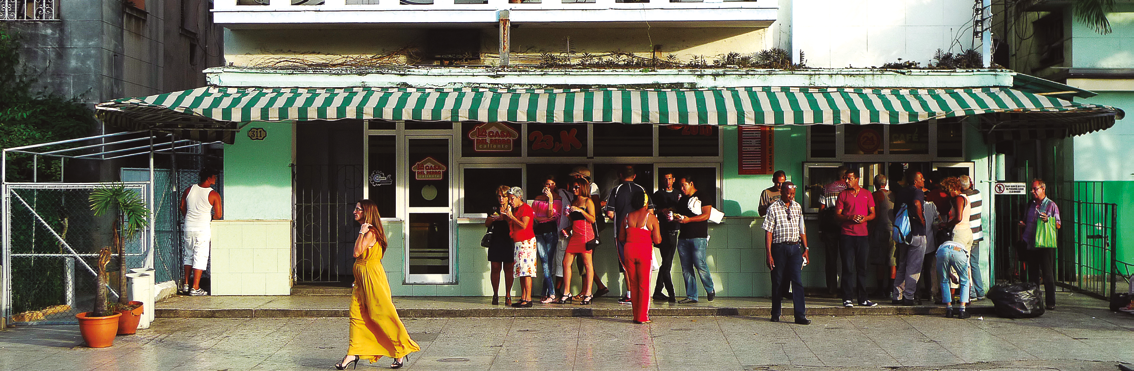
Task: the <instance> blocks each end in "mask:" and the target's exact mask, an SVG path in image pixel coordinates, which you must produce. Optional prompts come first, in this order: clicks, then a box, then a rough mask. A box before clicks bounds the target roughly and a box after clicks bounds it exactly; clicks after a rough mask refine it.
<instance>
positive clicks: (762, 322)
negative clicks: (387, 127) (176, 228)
mask: <svg viewBox="0 0 1134 371" xmlns="http://www.w3.org/2000/svg"><path fill="white" fill-rule="evenodd" d="M404 303H405V302H403V304H404ZM615 305H617V304H615ZM810 317H811V319H812V320H814V323H812V324H811V325H809V326H801V325H796V324H793V323H772V322H769V321H768V320H767V318H763V317H749V316H743V315H740V316H705V317H680V316H669V317H663V316H657V317H653V322H652V323H650V324H647V325H636V324H633V323H632V322H631V321H630V320H629V319H628V318H588V317H561V318H523V317H508V318H407V319H405V324H406V327H407V328H408V329H409V332H410V335H411V337H412V338H414V339H415V340H416V341H417V343H418V344H419V345H420V346H421V352H418V353H414V354H412V355H411V357H410V362H409V364H408V367H407V369H409V370H616V371H626V370H659V371H661V370H666V371H668V370H768V369H774V370H814V369H837V370H843V369H868V370H891V369H900V370H976V369H979V370H1053V369H1057V370H1117V369H1118V368H1117V365H1118V364H1119V363H1120V362H1131V361H1132V360H1134V316H1131V315H1129V314H1126V313H1112V312H1109V311H1106V310H1102V309H1097V308H1080V307H1073V308H1071V307H1068V309H1066V310H1063V309H1060V310H1056V311H1052V312H1049V313H1048V314H1046V315H1044V316H1043V317H1040V318H1033V319H1021V320H1009V319H1001V318H995V317H987V316H985V317H983V318H982V317H977V316H974V317H973V318H970V319H968V320H959V319H947V318H943V317H941V316H938V315H899V316H838V317H834V316H826V315H818V314H812V315H811V316H810ZM346 348H347V320H346V319H345V318H220V319H199V318H165V319H161V320H159V321H157V322H155V323H154V326H153V327H151V328H150V329H147V330H140V331H138V334H137V335H133V336H121V337H119V338H118V339H117V340H116V342H115V344H114V346H113V347H111V348H105V349H91V348H86V347H84V346H82V340H81V339H80V337H79V333H78V329H77V327H76V326H23V327H16V328H11V329H8V330H7V331H0V349H3V351H0V370H131V371H133V370H328V369H333V367H332V365H333V364H334V363H336V362H338V361H339V360H340V359H341V358H342V357H343V355H344V354H345V353H346ZM390 361H391V360H390V359H389V358H385V359H382V360H381V361H379V362H378V363H375V364H373V365H368V364H363V365H360V366H361V368H362V369H367V370H373V369H386V368H388V367H389V364H390Z"/></svg>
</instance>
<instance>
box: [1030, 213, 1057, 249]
mask: <svg viewBox="0 0 1134 371" xmlns="http://www.w3.org/2000/svg"><path fill="white" fill-rule="evenodd" d="M1055 231H1056V228H1055V218H1047V221H1044V220H1043V219H1036V248H1037V249H1054V248H1056V247H1057V246H1056V244H1057V243H1058V242H1059V238H1058V236H1056V234H1055Z"/></svg>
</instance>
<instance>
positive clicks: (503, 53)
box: [496, 9, 512, 67]
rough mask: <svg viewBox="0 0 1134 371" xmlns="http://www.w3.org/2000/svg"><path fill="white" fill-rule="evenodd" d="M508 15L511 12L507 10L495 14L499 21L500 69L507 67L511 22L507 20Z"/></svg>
mask: <svg viewBox="0 0 1134 371" xmlns="http://www.w3.org/2000/svg"><path fill="white" fill-rule="evenodd" d="M509 13H511V11H509V10H508V9H501V10H500V11H497V12H496V18H497V19H498V20H499V21H500V67H508V52H509V50H510V49H511V43H512V40H511V39H512V35H511V28H512V20H511V19H509V17H510V14H509Z"/></svg>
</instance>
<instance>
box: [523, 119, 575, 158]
mask: <svg viewBox="0 0 1134 371" xmlns="http://www.w3.org/2000/svg"><path fill="white" fill-rule="evenodd" d="M526 126H527V128H528V138H527V139H528V156H529V157H541V156H586V155H587V145H586V143H587V125H586V124H528V125H526Z"/></svg>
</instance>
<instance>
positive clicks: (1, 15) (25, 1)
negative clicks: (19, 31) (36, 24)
mask: <svg viewBox="0 0 1134 371" xmlns="http://www.w3.org/2000/svg"><path fill="white" fill-rule="evenodd" d="M58 2H59V0H0V20H3V21H49V20H56V19H59V4H58Z"/></svg>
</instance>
